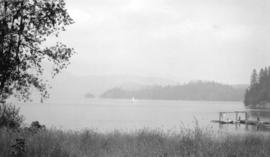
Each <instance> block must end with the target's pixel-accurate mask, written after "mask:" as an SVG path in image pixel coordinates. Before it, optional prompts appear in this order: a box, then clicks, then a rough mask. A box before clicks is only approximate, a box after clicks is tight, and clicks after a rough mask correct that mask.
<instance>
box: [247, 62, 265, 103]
mask: <svg viewBox="0 0 270 157" xmlns="http://www.w3.org/2000/svg"><path fill="white" fill-rule="evenodd" d="M269 102H270V67H268V68H267V67H265V68H262V69H261V70H260V72H259V75H258V74H257V71H256V69H254V70H253V72H252V75H251V82H250V86H249V88H248V89H247V90H246V93H245V100H244V103H245V105H263V104H266V103H269Z"/></svg>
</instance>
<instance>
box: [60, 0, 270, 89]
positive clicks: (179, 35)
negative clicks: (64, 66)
mask: <svg viewBox="0 0 270 157" xmlns="http://www.w3.org/2000/svg"><path fill="white" fill-rule="evenodd" d="M66 3H67V8H68V12H69V13H70V15H71V17H72V18H73V19H74V20H75V24H73V25H71V26H68V27H67V30H66V31H65V32H63V33H61V35H60V37H59V38H58V39H57V40H59V41H62V42H64V43H66V44H68V45H69V46H70V47H73V48H74V49H75V50H76V52H77V54H76V55H74V56H73V57H72V59H71V65H70V66H69V67H68V70H67V71H68V72H69V73H72V74H74V75H78V76H87V75H110V74H128V75H140V76H150V77H162V78H169V79H173V80H177V81H179V82H186V81H189V80H214V81H217V82H221V83H229V84H242V83H248V82H249V79H250V74H251V71H252V69H254V68H257V69H258V68H261V67H264V66H269V65H270V1H269V0H76V1H74V0H66Z"/></svg>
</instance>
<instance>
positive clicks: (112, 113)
mask: <svg viewBox="0 0 270 157" xmlns="http://www.w3.org/2000/svg"><path fill="white" fill-rule="evenodd" d="M243 110H248V109H246V108H245V107H244V105H243V104H242V103H241V102H206V101H166V100H136V101H135V102H132V101H130V100H117V99H88V100H85V101H81V102H70V103H58V104H55V103H48V104H24V105H23V106H21V112H22V114H23V115H25V117H26V122H28V123H30V122H31V121H34V120H38V121H39V122H41V123H42V124H45V125H46V126H48V127H53V126H54V127H56V128H63V129H66V130H70V129H71V130H81V129H86V128H90V129H97V130H98V131H102V132H103V131H105V132H106V131H113V130H122V131H135V130H137V129H143V128H150V129H162V130H175V131H177V130H179V129H181V128H189V129H191V128H194V127H195V126H196V121H197V122H198V124H199V126H200V127H202V128H211V129H214V130H218V129H219V125H218V124H216V123H211V122H210V121H211V120H218V118H219V117H218V116H219V112H226V111H243ZM265 111H266V110H265ZM48 115H49V116H48ZM227 118H230V119H233V120H234V118H235V116H234V115H227ZM242 119H244V116H242ZM269 119H270V118H269V117H265V115H264V116H263V117H262V120H269ZM234 128H235V126H234V125H233V126H231V127H228V128H227V129H228V130H234ZM223 129H225V130H226V125H225V126H224V127H223Z"/></svg>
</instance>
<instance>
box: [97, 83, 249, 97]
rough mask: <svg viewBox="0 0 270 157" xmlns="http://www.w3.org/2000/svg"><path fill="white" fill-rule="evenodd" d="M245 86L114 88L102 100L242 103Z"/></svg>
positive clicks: (191, 84) (197, 85)
mask: <svg viewBox="0 0 270 157" xmlns="http://www.w3.org/2000/svg"><path fill="white" fill-rule="evenodd" d="M245 89H246V88H245V86H244V85H241V86H237V85H235V86H231V85H224V84H220V83H215V82H203V81H196V82H190V83H188V84H183V85H168V86H151V87H147V88H143V89H139V90H125V89H122V88H112V89H110V90H108V91H106V92H104V93H103V94H102V95H101V97H102V98H127V99H130V98H132V97H135V98H136V99H165V100H207V101H242V100H243V96H244V92H245Z"/></svg>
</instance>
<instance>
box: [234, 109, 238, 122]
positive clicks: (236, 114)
mask: <svg viewBox="0 0 270 157" xmlns="http://www.w3.org/2000/svg"><path fill="white" fill-rule="evenodd" d="M237 120H238V112H237V111H236V112H235V122H237Z"/></svg>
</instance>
